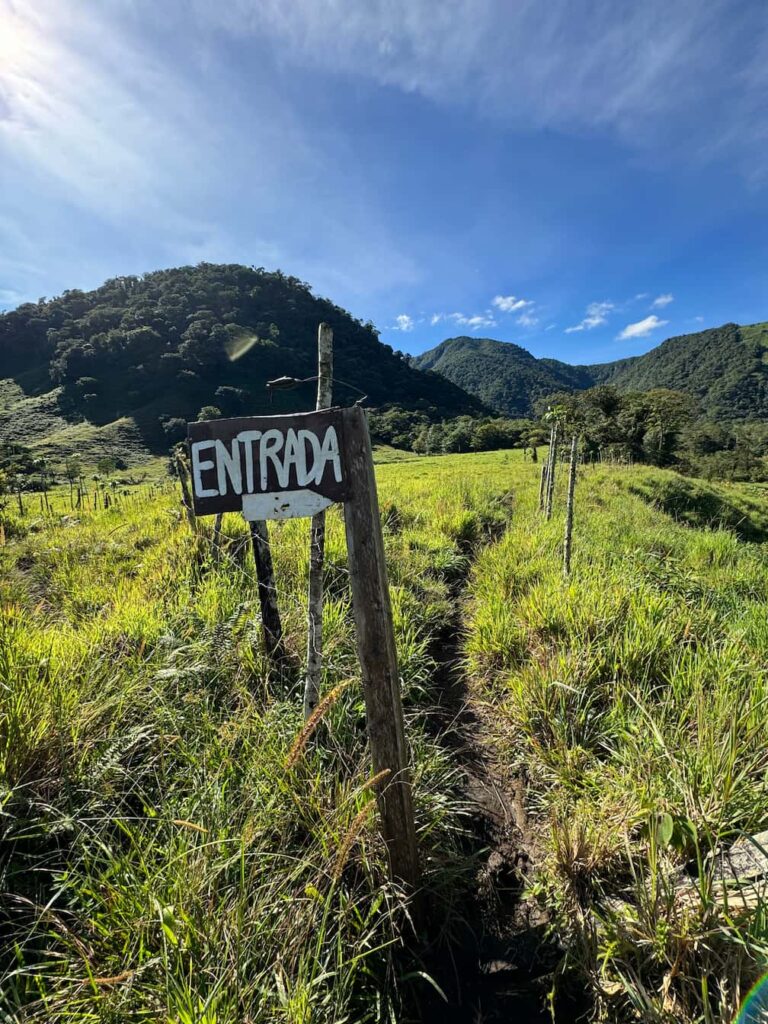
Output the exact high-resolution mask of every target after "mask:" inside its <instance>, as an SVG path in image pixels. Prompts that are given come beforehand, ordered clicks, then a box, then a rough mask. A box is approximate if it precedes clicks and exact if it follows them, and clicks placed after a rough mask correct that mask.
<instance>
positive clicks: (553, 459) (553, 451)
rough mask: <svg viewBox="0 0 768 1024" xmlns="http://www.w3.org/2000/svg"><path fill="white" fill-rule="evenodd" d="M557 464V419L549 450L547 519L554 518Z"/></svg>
mask: <svg viewBox="0 0 768 1024" xmlns="http://www.w3.org/2000/svg"><path fill="white" fill-rule="evenodd" d="M556 466H557V421H555V424H554V426H553V427H552V443H551V445H550V451H549V471H548V473H547V508H546V517H547V519H551V518H552V503H553V501H554V497H555V468H556Z"/></svg>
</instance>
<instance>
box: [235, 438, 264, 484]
mask: <svg viewBox="0 0 768 1024" xmlns="http://www.w3.org/2000/svg"><path fill="white" fill-rule="evenodd" d="M260 437H261V431H260V430H241V431H240V433H239V434H238V435H237V440H238V441H239V442H240V444H242V446H243V451H244V452H245V493H246V494H253V492H254V489H255V483H254V476H253V448H254V445H255V443H256V441H258V440H259V438H260Z"/></svg>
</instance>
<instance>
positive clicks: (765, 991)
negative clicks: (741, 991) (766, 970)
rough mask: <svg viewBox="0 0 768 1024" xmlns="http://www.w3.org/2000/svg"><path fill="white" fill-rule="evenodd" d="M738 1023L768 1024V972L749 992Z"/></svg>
mask: <svg viewBox="0 0 768 1024" xmlns="http://www.w3.org/2000/svg"><path fill="white" fill-rule="evenodd" d="M737 1024H768V974H764V975H763V976H762V978H760V980H759V981H758V982H756V983H755V984H754V985H753V986H752V988H751V989H750V991H749V992H748V993H747V998H746V999H745V1000H744V1003H743V1005H742V1007H741V1011H740V1012H739V1016H738V1017H737Z"/></svg>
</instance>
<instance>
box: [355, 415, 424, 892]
mask: <svg viewBox="0 0 768 1024" xmlns="http://www.w3.org/2000/svg"><path fill="white" fill-rule="evenodd" d="M342 416H343V429H344V452H345V469H346V476H347V484H348V486H349V496H348V497H347V499H346V501H345V505H344V522H345V528H346V534H347V550H348V556H349V573H350V582H351V586H352V604H353V609H354V615H355V625H356V632H357V651H358V657H359V659H360V669H361V674H362V682H363V694H364V697H365V707H366V720H367V727H368V738H369V741H370V747H371V758H372V760H373V771H374V773H375V774H376V775H378V774H379V773H380V772H384V771H386V772H388V774H387V776H386V778H384V779H383V780H382V782H381V783H380V784H379V786H378V787H377V791H376V799H377V802H378V806H379V813H380V816H381V830H382V835H383V838H384V842H385V844H386V847H387V854H388V857H389V864H390V870H391V873H392V877H393V878H394V879H395V880H396V881H399V882H400V883H402V884H403V886H404V887H405V889H406V890H407V891H410V892H413V891H414V890H415V889H416V887H417V886H418V884H419V858H418V849H417V845H416V826H415V822H414V816H413V797H412V794H411V782H410V773H409V770H408V749H407V746H406V741H405V725H404V721H403V706H402V700H401V697H400V677H399V674H398V669H397V651H396V649H395V634H394V628H393V625H392V607H391V604H390V598H389V585H388V582H387V568H386V562H385V558H384V538H383V536H382V532H381V520H380V518H379V503H378V497H377V494H376V478H375V476H374V470H373V458H372V453H371V440H370V436H369V434H368V424H367V423H366V420H365V414H364V412H363V410H362V409H361V408H359V407H353V408H351V409H344V410H343V413H342Z"/></svg>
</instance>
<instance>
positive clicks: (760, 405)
mask: <svg viewBox="0 0 768 1024" xmlns="http://www.w3.org/2000/svg"><path fill="white" fill-rule="evenodd" d="M767 350H768V324H765V323H760V324H753V325H751V326H746V327H742V326H739V325H738V324H724V325H723V326H722V327H716V328H710V329H708V330H705V331H698V332H696V333H695V334H685V335H682V336H680V337H676V338H670V339H669V340H667V341H665V342H663V344H661V345H659V346H658V347H657V348H655V349H652V350H651V351H650V352H647V353H646V354H645V355H642V356H634V357H632V358H629V359H620V360H617V361H615V362H611V363H603V364H599V365H595V366H570V365H568V364H567V363H561V362H559V361H558V360H555V359H537V358H535V357H534V356H532V355H531V354H530V352H527V351H526V350H525V349H524V348H521V347H520V346H519V345H514V344H511V343H508V342H501V341H493V340H491V339H490V338H449V339H448V340H447V341H444V342H443V343H442V344H440V345H438V346H437V347H436V348H434V349H431V350H430V351H429V352H425V353H424V354H423V355H421V356H418V357H417V358H416V359H415V360H414V363H415V365H416V366H417V367H419V368H421V369H430V370H435V371H436V372H438V373H440V374H442V375H443V376H444V377H446V378H447V379H448V380H450V381H452V382H453V383H454V384H457V385H459V387H461V388H463V389H464V390H466V391H468V392H470V394H473V395H475V396H476V397H478V398H479V399H481V400H482V401H483V402H485V403H486V404H488V405H490V406H491V407H492V408H494V409H496V410H497V411H498V412H500V413H505V414H506V415H512V416H520V415H530V414H531V412H532V411H533V407H534V404H535V402H536V400H537V399H539V398H542V397H544V396H545V395H548V394H551V393H553V392H555V391H564V390H581V389H584V388H589V387H593V386H595V385H596V384H604V383H610V384H613V385H614V386H615V387H617V388H618V389H619V390H621V391H648V390H651V389H653V388H670V389H673V390H676V391H683V392H685V393H686V394H689V395H691V396H692V397H693V398H694V399H696V401H697V403H698V404H699V406H700V408H701V412H702V413H703V414H704V415H706V416H707V417H708V418H710V419H716V420H734V419H742V420H744V419H764V418H768V360H767V358H766V351H767Z"/></svg>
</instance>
